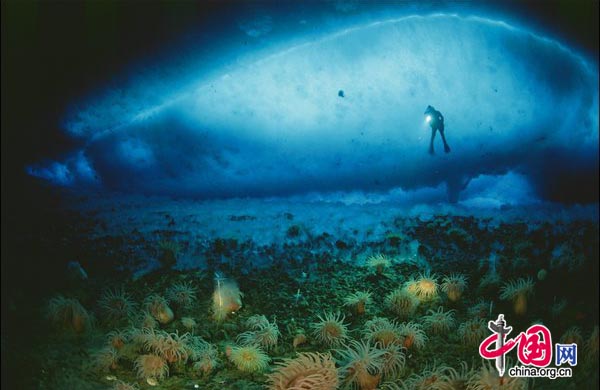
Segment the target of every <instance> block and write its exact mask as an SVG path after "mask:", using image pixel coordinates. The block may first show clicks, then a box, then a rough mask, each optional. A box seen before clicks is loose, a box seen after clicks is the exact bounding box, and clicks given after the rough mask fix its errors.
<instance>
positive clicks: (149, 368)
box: [134, 354, 169, 380]
mask: <svg viewBox="0 0 600 390" xmlns="http://www.w3.org/2000/svg"><path fill="white" fill-rule="evenodd" d="M134 367H135V371H136V373H137V376H138V377H139V378H142V379H146V380H147V379H149V378H153V379H164V378H166V377H168V376H169V365H168V364H167V362H166V360H165V359H163V358H161V357H160V356H157V355H151V354H150V355H141V356H139V357H138V358H137V359H135V362H134Z"/></svg>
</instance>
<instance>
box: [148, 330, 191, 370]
mask: <svg viewBox="0 0 600 390" xmlns="http://www.w3.org/2000/svg"><path fill="white" fill-rule="evenodd" d="M189 339H190V335H189V333H185V334H183V335H181V336H180V335H179V334H178V333H177V332H175V333H167V332H165V331H162V330H158V331H157V330H154V329H149V330H147V331H146V337H145V342H144V347H145V348H146V349H147V350H149V351H152V352H153V353H154V354H155V355H158V356H160V357H162V358H163V359H165V361H167V363H175V362H179V361H182V362H185V361H187V359H188V356H189V349H188V344H187V343H188V341H189Z"/></svg>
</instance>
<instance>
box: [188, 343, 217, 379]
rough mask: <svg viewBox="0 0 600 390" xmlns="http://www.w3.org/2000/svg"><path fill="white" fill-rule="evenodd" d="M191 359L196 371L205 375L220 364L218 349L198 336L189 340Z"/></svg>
mask: <svg viewBox="0 0 600 390" xmlns="http://www.w3.org/2000/svg"><path fill="white" fill-rule="evenodd" d="M188 348H189V355H190V360H192V361H193V362H195V363H194V366H193V367H194V371H196V372H199V373H201V374H203V375H207V374H209V373H211V372H212V371H213V370H214V369H215V368H216V367H217V366H218V364H219V361H218V359H217V355H218V353H217V349H216V348H215V346H214V345H212V344H210V343H207V342H206V341H204V340H202V338H200V337H198V336H194V337H192V338H191V339H190V340H189V342H188Z"/></svg>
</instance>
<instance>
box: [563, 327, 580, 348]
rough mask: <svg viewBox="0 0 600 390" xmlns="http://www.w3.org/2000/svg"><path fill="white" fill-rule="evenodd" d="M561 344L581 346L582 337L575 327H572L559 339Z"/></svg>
mask: <svg viewBox="0 0 600 390" xmlns="http://www.w3.org/2000/svg"><path fill="white" fill-rule="evenodd" d="M560 343H561V344H573V343H575V344H577V345H583V336H582V335H581V330H580V329H579V327H577V326H572V327H570V328H569V329H567V330H566V331H565V333H563V335H562V336H561V338H560Z"/></svg>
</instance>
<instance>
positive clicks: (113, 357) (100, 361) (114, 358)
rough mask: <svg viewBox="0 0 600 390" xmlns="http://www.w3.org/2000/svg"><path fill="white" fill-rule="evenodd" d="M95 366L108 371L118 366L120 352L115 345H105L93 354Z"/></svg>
mask: <svg viewBox="0 0 600 390" xmlns="http://www.w3.org/2000/svg"><path fill="white" fill-rule="evenodd" d="M92 359H93V361H94V367H95V368H96V369H97V370H98V371H104V372H108V371H110V370H114V369H116V368H117V365H118V363H119V353H118V352H117V350H116V349H114V348H113V347H104V348H102V349H101V350H99V351H97V352H95V353H94V354H93V355H92Z"/></svg>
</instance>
